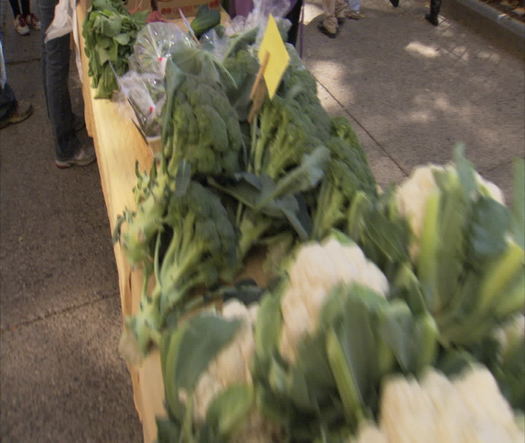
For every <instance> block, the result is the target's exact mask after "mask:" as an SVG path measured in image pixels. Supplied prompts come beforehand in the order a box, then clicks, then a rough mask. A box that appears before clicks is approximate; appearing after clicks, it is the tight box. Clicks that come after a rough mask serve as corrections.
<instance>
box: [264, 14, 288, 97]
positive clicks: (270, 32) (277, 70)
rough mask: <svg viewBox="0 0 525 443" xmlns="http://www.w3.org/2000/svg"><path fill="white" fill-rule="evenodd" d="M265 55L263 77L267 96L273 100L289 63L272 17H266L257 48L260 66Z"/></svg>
mask: <svg viewBox="0 0 525 443" xmlns="http://www.w3.org/2000/svg"><path fill="white" fill-rule="evenodd" d="M266 53H268V54H269V58H268V64H267V65H266V69H265V70H264V73H263V76H264V81H265V82H266V87H267V88H268V95H269V97H270V98H273V96H274V95H275V92H276V91H277V87H278V86H279V83H280V82H281V78H282V76H283V74H284V71H286V68H287V66H288V63H290V56H289V55H288V51H287V50H286V46H284V42H283V39H282V38H281V34H280V33H279V28H277V23H276V22H275V19H274V18H273V16H272V15H270V16H269V17H268V24H267V25H266V31H265V32H264V37H263V39H262V42H261V46H260V47H259V62H260V63H261V64H262V63H263V61H264V58H265V55H266Z"/></svg>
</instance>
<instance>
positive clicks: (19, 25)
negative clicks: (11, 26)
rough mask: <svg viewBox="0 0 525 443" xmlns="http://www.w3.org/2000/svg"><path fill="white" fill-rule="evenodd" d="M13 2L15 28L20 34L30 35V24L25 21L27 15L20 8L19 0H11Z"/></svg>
mask: <svg viewBox="0 0 525 443" xmlns="http://www.w3.org/2000/svg"><path fill="white" fill-rule="evenodd" d="M9 3H10V4H11V9H12V10H13V16H14V17H15V30H16V32H18V33H19V34H20V35H29V26H28V25H27V23H26V21H25V18H24V17H25V15H23V14H22V11H21V10H20V5H19V3H18V0H9Z"/></svg>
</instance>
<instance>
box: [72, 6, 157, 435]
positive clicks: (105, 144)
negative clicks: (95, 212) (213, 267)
mask: <svg viewBox="0 0 525 443" xmlns="http://www.w3.org/2000/svg"><path fill="white" fill-rule="evenodd" d="M89 3H90V2H87V1H85V0H82V1H80V2H79V3H78V5H77V11H76V12H77V27H78V33H79V43H80V44H79V46H80V48H77V50H78V51H79V53H80V56H81V64H82V73H81V76H82V78H81V80H82V95H83V97H84V113H85V120H86V127H87V130H88V134H89V135H90V136H91V137H93V140H94V143H95V150H96V153H97V162H98V170H99V173H100V181H101V184H102V192H103V194H104V200H105V202H106V208H107V212H108V218H109V223H110V226H111V230H112V232H113V229H114V227H115V221H116V219H117V216H118V215H119V214H121V213H122V212H123V211H124V209H125V208H133V207H134V199H133V187H134V186H135V182H136V176H135V164H136V162H138V163H139V167H140V169H141V170H149V169H150V167H151V164H152V160H153V156H152V153H151V149H150V148H149V147H148V145H147V144H146V142H145V141H144V139H143V138H142V136H141V134H140V132H139V130H138V129H137V128H136V126H135V125H134V124H133V122H132V121H131V120H129V119H127V118H125V117H124V116H123V115H122V114H121V113H120V111H119V110H118V109H117V105H116V104H115V103H113V102H111V101H110V100H103V99H97V100H95V98H94V97H95V91H94V90H93V89H92V88H91V79H90V78H89V77H88V60H87V58H86V55H85V53H84V41H83V38H82V25H83V23H84V19H85V17H86V12H87V8H88V6H89ZM114 252H115V261H116V265H117V270H118V278H119V289H120V302H121V306H122V315H123V319H124V317H126V316H128V315H131V314H133V313H134V312H136V310H137V309H138V303H139V297H140V291H141V285H142V276H141V273H140V272H139V271H137V270H132V269H131V267H130V265H129V263H128V262H127V260H126V258H125V257H124V255H123V253H122V250H121V248H120V245H118V244H116V245H115V246H114ZM115 351H116V350H115ZM128 368H129V371H130V373H131V380H132V385H133V397H134V402H135V407H136V409H137V412H138V414H139V418H140V420H141V421H142V425H143V431H144V441H145V442H153V441H155V439H156V436H157V427H156V424H155V416H156V415H164V406H163V399H164V386H163V383H162V373H161V369H160V360H159V355H158V353H153V354H152V355H151V356H150V357H148V358H147V359H146V360H145V361H144V363H143V364H142V366H141V367H140V368H136V367H131V366H128Z"/></svg>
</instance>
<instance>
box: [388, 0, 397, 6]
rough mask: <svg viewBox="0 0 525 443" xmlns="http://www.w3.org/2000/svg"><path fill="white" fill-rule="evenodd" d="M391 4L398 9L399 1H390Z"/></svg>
mask: <svg viewBox="0 0 525 443" xmlns="http://www.w3.org/2000/svg"><path fill="white" fill-rule="evenodd" d="M390 3H392V6H393V7H394V8H397V7H398V6H399V0H390Z"/></svg>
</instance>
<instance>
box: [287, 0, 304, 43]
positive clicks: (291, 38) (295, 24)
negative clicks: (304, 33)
mask: <svg viewBox="0 0 525 443" xmlns="http://www.w3.org/2000/svg"><path fill="white" fill-rule="evenodd" d="M302 8H303V0H297V1H296V2H295V5H294V6H293V8H292V9H291V10H290V12H289V13H288V15H287V16H286V18H287V19H288V20H290V22H291V23H292V26H291V28H290V30H289V31H288V40H287V41H288V43H290V44H292V45H294V46H295V44H296V43H297V34H298V32H299V26H300V25H301V24H300V23H299V22H300V20H301V10H302Z"/></svg>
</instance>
